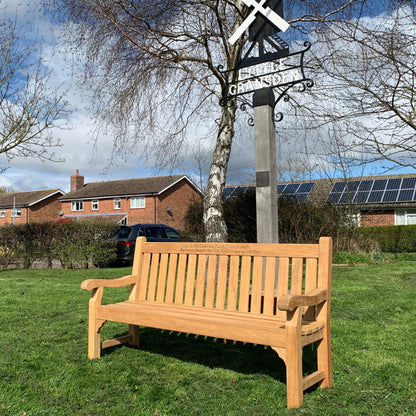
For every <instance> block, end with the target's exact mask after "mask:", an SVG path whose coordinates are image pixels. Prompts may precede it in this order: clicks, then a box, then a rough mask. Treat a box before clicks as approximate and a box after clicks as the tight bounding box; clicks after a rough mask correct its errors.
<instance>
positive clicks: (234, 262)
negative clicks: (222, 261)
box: [227, 256, 240, 311]
mask: <svg viewBox="0 0 416 416" xmlns="http://www.w3.org/2000/svg"><path fill="white" fill-rule="evenodd" d="M239 266H240V257H239V256H231V257H230V274H229V277H228V296H227V310H229V311H235V310H236V309H237V296H238V272H239Z"/></svg>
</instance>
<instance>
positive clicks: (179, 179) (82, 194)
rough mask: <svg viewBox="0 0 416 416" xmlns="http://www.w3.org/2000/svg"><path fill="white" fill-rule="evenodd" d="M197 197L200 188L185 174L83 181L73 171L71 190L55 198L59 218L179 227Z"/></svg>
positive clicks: (77, 172) (199, 195)
mask: <svg viewBox="0 0 416 416" xmlns="http://www.w3.org/2000/svg"><path fill="white" fill-rule="evenodd" d="M201 197H202V192H201V190H200V189H199V188H198V187H197V186H196V185H195V184H194V183H193V182H192V181H191V180H190V179H189V178H188V177H187V176H186V175H171V176H158V177H151V178H137V179H125V180H116V181H106V182H92V183H84V176H82V175H80V174H79V171H78V170H77V171H76V173H75V175H73V176H71V191H70V192H69V193H67V194H66V195H65V196H62V197H61V198H60V199H59V201H60V202H61V203H62V215H61V218H60V220H61V221H83V220H93V219H97V220H109V221H114V222H116V223H118V224H137V223H156V222H158V223H164V224H167V225H170V226H172V227H175V228H177V229H179V230H181V229H183V226H184V219H185V215H186V212H187V210H188V207H189V204H190V203H191V202H192V201H195V200H200V199H201ZM58 221H59V220H58Z"/></svg>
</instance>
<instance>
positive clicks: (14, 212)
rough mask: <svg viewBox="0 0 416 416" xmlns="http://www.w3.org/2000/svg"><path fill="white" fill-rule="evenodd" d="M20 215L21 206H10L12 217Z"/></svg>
mask: <svg viewBox="0 0 416 416" xmlns="http://www.w3.org/2000/svg"><path fill="white" fill-rule="evenodd" d="M21 216H22V209H21V208H12V218H13V217H21Z"/></svg>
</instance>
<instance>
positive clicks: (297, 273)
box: [290, 257, 303, 295]
mask: <svg viewBox="0 0 416 416" xmlns="http://www.w3.org/2000/svg"><path fill="white" fill-rule="evenodd" d="M302 280H303V258H298V257H296V258H293V259H292V279H291V284H290V293H291V294H292V295H301V294H302V283H303V282H302Z"/></svg>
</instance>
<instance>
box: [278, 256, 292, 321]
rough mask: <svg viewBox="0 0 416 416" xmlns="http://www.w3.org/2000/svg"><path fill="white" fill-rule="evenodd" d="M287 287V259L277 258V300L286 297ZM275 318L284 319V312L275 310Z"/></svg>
mask: <svg viewBox="0 0 416 416" xmlns="http://www.w3.org/2000/svg"><path fill="white" fill-rule="evenodd" d="M288 287H289V258H288V257H281V258H279V266H278V272H277V299H279V298H280V297H281V296H283V295H287V293H288ZM276 316H277V317H279V318H281V319H286V311H281V310H279V309H277V310H276Z"/></svg>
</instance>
